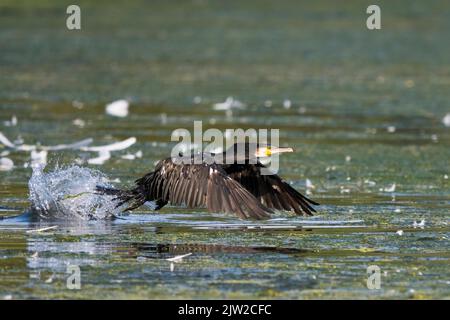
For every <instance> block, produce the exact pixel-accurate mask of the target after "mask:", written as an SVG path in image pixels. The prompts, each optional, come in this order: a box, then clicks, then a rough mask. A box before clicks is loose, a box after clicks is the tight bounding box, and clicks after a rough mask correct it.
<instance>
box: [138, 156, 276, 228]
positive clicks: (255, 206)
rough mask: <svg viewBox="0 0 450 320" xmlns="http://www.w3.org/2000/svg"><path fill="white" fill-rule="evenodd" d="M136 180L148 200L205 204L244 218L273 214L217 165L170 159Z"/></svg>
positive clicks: (197, 205)
mask: <svg viewBox="0 0 450 320" xmlns="http://www.w3.org/2000/svg"><path fill="white" fill-rule="evenodd" d="M136 183H137V188H136V190H140V192H141V193H144V194H145V196H146V198H147V200H158V199H160V200H163V201H169V202H170V203H171V204H173V205H186V206H187V207H189V208H196V207H207V208H208V211H210V212H225V213H232V214H236V215H237V216H239V217H240V218H243V219H247V218H253V219H265V218H268V217H269V216H270V215H269V213H272V210H270V209H269V208H267V207H265V206H264V205H263V204H262V203H261V202H260V201H259V200H258V199H256V198H255V197H254V196H253V195H252V193H251V192H249V191H248V190H247V189H246V188H244V187H243V186H242V185H240V184H239V183H238V182H237V181H236V180H234V179H232V178H230V177H229V176H228V175H227V173H226V172H225V170H224V169H223V168H222V167H221V166H220V165H217V164H175V163H173V162H172V160H171V159H170V158H169V159H166V160H163V161H161V162H160V163H158V165H157V166H156V168H155V171H153V172H151V173H149V174H147V175H146V176H144V177H143V178H141V179H139V180H137V181H136Z"/></svg>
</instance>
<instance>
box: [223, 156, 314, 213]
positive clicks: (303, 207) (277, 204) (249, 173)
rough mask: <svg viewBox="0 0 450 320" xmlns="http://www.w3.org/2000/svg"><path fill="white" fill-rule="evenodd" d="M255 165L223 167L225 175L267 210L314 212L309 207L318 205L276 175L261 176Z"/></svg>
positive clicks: (259, 168) (258, 167) (259, 169)
mask: <svg viewBox="0 0 450 320" xmlns="http://www.w3.org/2000/svg"><path fill="white" fill-rule="evenodd" d="M264 167H265V166H264V165H263V164H261V163H257V164H233V165H230V166H227V167H225V171H226V172H227V174H228V175H229V176H230V177H231V178H233V179H234V180H236V181H237V182H239V184H241V185H242V186H244V187H245V188H246V189H247V190H248V191H250V192H251V193H252V194H253V195H254V196H255V197H256V198H258V199H259V200H260V202H261V203H262V204H263V205H265V206H267V207H268V208H273V209H277V210H287V211H291V210H294V212H295V213H296V214H299V215H300V214H303V215H310V216H312V215H313V212H316V210H315V209H314V208H313V207H312V206H311V205H319V204H318V203H317V202H315V201H312V200H311V199H308V198H307V197H305V196H304V195H302V194H301V193H300V192H298V191H297V190H295V189H294V188H292V187H291V186H290V185H289V184H287V183H286V182H284V181H283V180H282V179H281V178H280V177H279V176H278V175H276V174H273V175H262V174H261V168H264Z"/></svg>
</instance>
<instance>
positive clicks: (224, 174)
mask: <svg viewBox="0 0 450 320" xmlns="http://www.w3.org/2000/svg"><path fill="white" fill-rule="evenodd" d="M241 147H243V148H242V150H241V149H240V148H241ZM232 148H234V150H235V151H236V152H234V153H232V154H231V158H230V152H224V153H222V154H218V155H222V156H223V159H225V161H223V162H224V164H219V163H216V162H214V157H215V156H218V155H216V154H212V153H206V152H204V153H200V154H196V155H191V156H188V157H183V158H181V159H176V160H175V159H174V160H173V159H172V158H167V159H164V160H161V161H159V162H158V163H157V165H156V168H155V170H154V171H152V172H150V173H148V174H146V175H145V176H144V177H142V178H140V179H138V180H136V186H135V187H134V188H132V189H130V190H117V189H110V188H103V187H100V186H99V187H98V190H99V191H100V192H102V193H104V194H109V195H114V196H116V199H117V200H119V201H120V202H119V204H118V206H121V205H123V204H125V203H128V205H129V206H128V208H127V209H126V210H133V209H136V208H138V207H140V206H142V205H143V204H144V203H145V202H147V201H154V202H155V204H156V208H155V210H158V209H160V208H162V207H163V206H165V205H166V204H167V203H170V204H172V205H186V206H187V207H188V208H197V207H206V208H207V209H208V211H210V212H225V213H231V214H236V215H237V216H238V217H239V218H242V219H248V218H253V219H266V218H269V217H270V213H272V212H273V211H272V209H277V210H287V211H291V210H293V211H294V212H295V213H296V214H299V215H300V214H303V215H312V213H313V212H315V209H314V208H313V207H312V206H311V205H318V203H316V202H314V201H312V200H310V199H308V198H307V197H305V196H303V195H302V194H300V193H299V192H298V191H296V190H295V189H294V188H292V187H291V186H290V185H289V184H287V183H286V182H284V181H283V180H282V179H281V178H280V177H279V176H278V175H276V174H273V175H262V174H261V169H262V168H265V166H264V165H263V164H262V163H261V162H259V158H261V157H264V156H270V155H271V154H272V153H281V152H292V149H290V148H275V147H271V146H260V145H257V144H249V143H246V144H245V145H239V144H235V145H234V146H233V147H232ZM238 150H239V151H238ZM227 151H229V150H227ZM241 151H244V153H243V152H241ZM196 163H199V164H196Z"/></svg>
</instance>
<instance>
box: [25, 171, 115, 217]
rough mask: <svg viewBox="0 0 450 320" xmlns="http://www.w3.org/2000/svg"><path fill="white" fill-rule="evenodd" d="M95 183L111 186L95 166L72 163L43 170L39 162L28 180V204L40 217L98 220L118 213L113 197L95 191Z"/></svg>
mask: <svg viewBox="0 0 450 320" xmlns="http://www.w3.org/2000/svg"><path fill="white" fill-rule="evenodd" d="M97 185H102V186H105V187H112V186H111V185H110V184H108V179H107V177H106V176H105V175H104V174H103V173H101V172H100V171H97V170H92V169H88V168H83V167H79V166H75V165H73V166H70V167H67V168H56V169H55V170H54V171H51V172H48V173H47V172H44V167H43V166H35V167H33V175H32V176H31V179H30V181H29V183H28V186H29V190H30V202H31V208H32V210H33V213H35V214H37V215H39V217H41V218H44V219H51V218H57V219H81V220H102V219H111V218H113V217H115V216H118V215H120V214H121V212H122V210H121V208H116V205H117V202H115V201H113V198H114V197H113V196H108V195H101V194H97V193H96V192H95V188H96V186H97Z"/></svg>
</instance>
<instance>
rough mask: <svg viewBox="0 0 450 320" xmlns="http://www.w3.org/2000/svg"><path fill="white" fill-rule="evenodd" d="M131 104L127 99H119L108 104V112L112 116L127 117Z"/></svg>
mask: <svg viewBox="0 0 450 320" xmlns="http://www.w3.org/2000/svg"><path fill="white" fill-rule="evenodd" d="M129 106H130V104H129V102H128V101H127V100H124V99H122V100H117V101H114V102H111V103H110V104H107V105H106V113H107V114H109V115H110V116H114V117H119V118H125V117H126V116H128V108H129Z"/></svg>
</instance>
